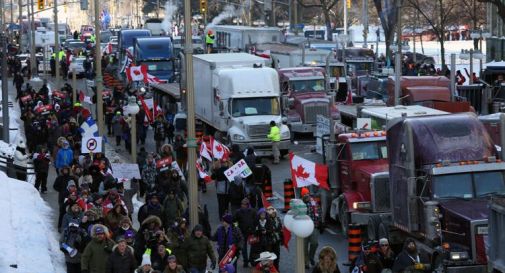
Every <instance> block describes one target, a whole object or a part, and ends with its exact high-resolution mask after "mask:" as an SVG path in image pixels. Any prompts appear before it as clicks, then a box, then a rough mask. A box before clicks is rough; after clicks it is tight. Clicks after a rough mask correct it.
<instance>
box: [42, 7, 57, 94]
mask: <svg viewBox="0 0 505 273" xmlns="http://www.w3.org/2000/svg"><path fill="white" fill-rule="evenodd" d="M53 6H54V7H53V11H54V62H55V66H54V67H55V69H54V71H55V72H56V73H55V75H56V82H55V84H56V89H59V88H60V41H59V40H58V39H59V38H58V30H59V28H58V0H54V4H53ZM44 61H45V60H44Z"/></svg>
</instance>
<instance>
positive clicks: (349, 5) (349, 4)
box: [346, 0, 351, 9]
mask: <svg viewBox="0 0 505 273" xmlns="http://www.w3.org/2000/svg"><path fill="white" fill-rule="evenodd" d="M346 1H347V3H346V4H347V8H348V9H350V8H351V0H346Z"/></svg>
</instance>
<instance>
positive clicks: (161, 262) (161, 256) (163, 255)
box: [144, 244, 172, 272]
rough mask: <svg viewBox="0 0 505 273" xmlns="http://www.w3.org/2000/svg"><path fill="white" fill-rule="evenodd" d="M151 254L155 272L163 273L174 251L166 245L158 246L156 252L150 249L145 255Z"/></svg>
mask: <svg viewBox="0 0 505 273" xmlns="http://www.w3.org/2000/svg"><path fill="white" fill-rule="evenodd" d="M149 252H150V255H151V266H152V267H153V269H154V270H158V271H160V272H162V271H163V270H164V269H165V267H166V265H167V264H168V259H169V257H170V256H171V255H172V250H171V249H170V248H168V247H167V246H166V245H165V244H158V245H157V246H156V247H154V251H151V249H148V250H146V252H144V253H145V254H149Z"/></svg>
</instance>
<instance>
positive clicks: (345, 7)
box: [342, 0, 349, 46]
mask: <svg viewBox="0 0 505 273" xmlns="http://www.w3.org/2000/svg"><path fill="white" fill-rule="evenodd" d="M347 2H349V0H346V1H342V3H343V4H344V34H345V35H347V5H348V3H347ZM346 43H347V42H346ZM346 46H347V44H346Z"/></svg>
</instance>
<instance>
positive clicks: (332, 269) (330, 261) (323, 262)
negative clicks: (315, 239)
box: [312, 246, 340, 273]
mask: <svg viewBox="0 0 505 273" xmlns="http://www.w3.org/2000/svg"><path fill="white" fill-rule="evenodd" d="M312 273H340V270H339V269H338V264H337V252H336V251H335V249H333V248H332V247H330V246H325V247H323V248H322V249H321V251H320V252H319V261H318V262H317V265H316V266H315V267H314V269H312Z"/></svg>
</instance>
